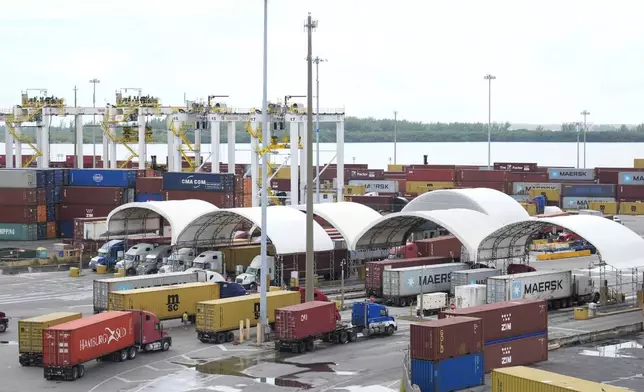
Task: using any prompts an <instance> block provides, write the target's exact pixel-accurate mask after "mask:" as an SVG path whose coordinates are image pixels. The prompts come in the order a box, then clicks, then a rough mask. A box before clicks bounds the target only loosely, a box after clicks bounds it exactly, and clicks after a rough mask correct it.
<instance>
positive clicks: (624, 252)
mask: <svg viewBox="0 0 644 392" xmlns="http://www.w3.org/2000/svg"><path fill="white" fill-rule="evenodd" d="M553 225H555V226H559V227H563V228H564V229H566V230H569V231H571V232H573V233H575V234H577V235H578V236H580V237H582V238H583V239H585V240H586V241H588V242H589V243H590V244H592V245H593V246H594V247H595V248H596V249H597V251H598V253H599V254H600V255H601V259H602V261H603V262H605V263H606V264H608V265H611V266H613V267H614V268H617V269H622V268H636V267H643V266H644V256H642V249H644V238H642V237H640V236H639V235H637V234H636V233H635V232H633V231H632V230H631V229H629V228H627V227H626V226H624V225H621V224H619V223H616V222H613V221H612V220H610V219H606V218H603V217H599V216H593V215H570V216H557V217H544V218H539V219H535V218H530V219H526V220H523V221H521V222H515V223H513V224H509V225H506V226H504V227H502V228H501V229H499V230H496V231H495V232H493V233H491V234H489V235H487V236H486V237H485V239H484V240H483V241H481V243H480V245H479V247H478V260H479V261H484V260H493V259H505V258H510V257H520V256H523V255H525V254H526V253H527V252H528V249H527V248H526V244H527V242H528V240H529V239H531V238H532V236H533V235H534V234H536V233H538V232H539V231H541V230H542V229H543V228H544V227H546V226H553Z"/></svg>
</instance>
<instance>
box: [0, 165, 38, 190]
mask: <svg viewBox="0 0 644 392" xmlns="http://www.w3.org/2000/svg"><path fill="white" fill-rule="evenodd" d="M0 184H2V187H3V188H37V187H38V179H37V176H36V173H35V171H33V170H24V169H22V170H21V169H5V170H0Z"/></svg>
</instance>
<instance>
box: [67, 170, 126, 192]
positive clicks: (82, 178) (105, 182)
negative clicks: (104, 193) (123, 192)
mask: <svg viewBox="0 0 644 392" xmlns="http://www.w3.org/2000/svg"><path fill="white" fill-rule="evenodd" d="M69 185H71V186H101V187H117V188H134V186H135V185H136V170H129V169H126V170H124V169H70V170H69Z"/></svg>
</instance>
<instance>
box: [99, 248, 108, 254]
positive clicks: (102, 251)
mask: <svg viewBox="0 0 644 392" xmlns="http://www.w3.org/2000/svg"><path fill="white" fill-rule="evenodd" d="M107 253H108V251H107V249H103V248H101V249H99V250H98V254H99V255H102V256H105V255H106V254H107Z"/></svg>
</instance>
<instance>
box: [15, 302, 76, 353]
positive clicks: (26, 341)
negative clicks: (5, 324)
mask: <svg viewBox="0 0 644 392" xmlns="http://www.w3.org/2000/svg"><path fill="white" fill-rule="evenodd" d="M81 317H83V314H82V313H72V312H58V313H49V314H45V315H42V316H37V317H32V318H28V319H23V320H18V352H20V353H41V352H42V343H43V336H42V333H43V331H44V330H45V329H47V328H49V327H53V326H54V325H58V324H62V323H66V322H68V321H72V320H76V319H79V318H81Z"/></svg>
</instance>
